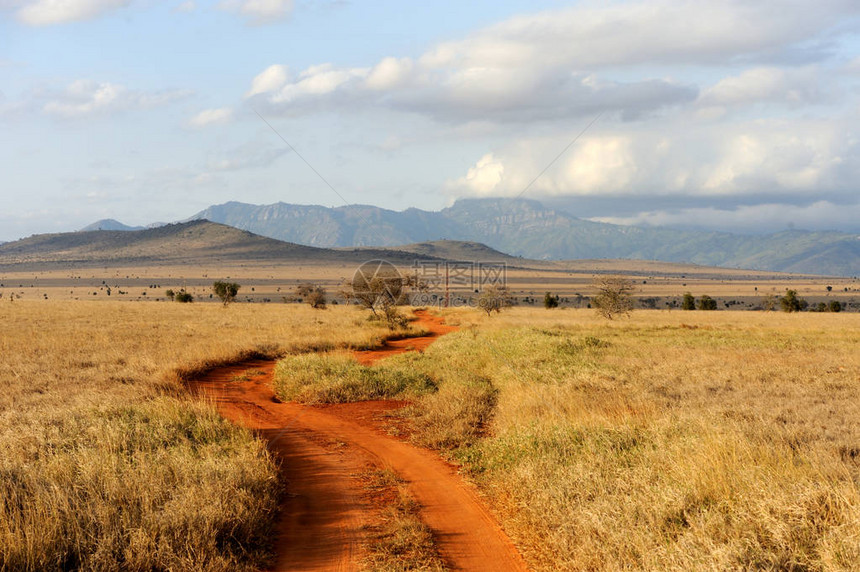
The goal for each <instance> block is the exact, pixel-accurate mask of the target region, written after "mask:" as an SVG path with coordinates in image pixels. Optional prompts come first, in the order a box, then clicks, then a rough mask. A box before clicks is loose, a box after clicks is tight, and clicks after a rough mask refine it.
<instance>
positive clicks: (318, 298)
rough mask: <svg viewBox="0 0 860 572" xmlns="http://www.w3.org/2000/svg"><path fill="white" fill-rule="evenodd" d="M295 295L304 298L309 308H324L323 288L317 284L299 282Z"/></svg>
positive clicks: (324, 296) (324, 292)
mask: <svg viewBox="0 0 860 572" xmlns="http://www.w3.org/2000/svg"><path fill="white" fill-rule="evenodd" d="M296 296H300V297H301V298H304V300H305V302H307V303H308V304H310V306H311V308H316V309H317V310H324V309H325V307H326V291H325V288H323V287H322V286H319V285H317V284H299V286H298V287H297V288H296Z"/></svg>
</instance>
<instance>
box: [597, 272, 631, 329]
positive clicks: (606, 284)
mask: <svg viewBox="0 0 860 572" xmlns="http://www.w3.org/2000/svg"><path fill="white" fill-rule="evenodd" d="M594 285H595V287H596V288H597V292H598V293H597V296H595V297H594V298H592V300H591V303H592V304H593V305H594V307H595V308H596V309H597V313H598V314H600V315H601V316H603V317H604V318H606V319H608V320H611V319H612V318H613V317H614V316H616V315H618V314H623V315H625V316H626V315H629V314H630V312H632V311H633V300H632V299H631V297H630V295H631V294H632V293H633V283H632V282H630V281H629V280H627V279H626V278H621V277H620V276H604V277H602V278H600V279H598V280H596V281H595V284H594Z"/></svg>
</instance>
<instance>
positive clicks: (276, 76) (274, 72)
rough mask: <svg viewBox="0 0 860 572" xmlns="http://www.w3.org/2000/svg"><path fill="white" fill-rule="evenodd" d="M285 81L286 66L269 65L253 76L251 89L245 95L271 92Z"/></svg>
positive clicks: (250, 95)
mask: <svg viewBox="0 0 860 572" xmlns="http://www.w3.org/2000/svg"><path fill="white" fill-rule="evenodd" d="M285 83H287V68H286V67H285V66H281V65H272V66H269V67H267V68H266V69H264V70H263V71H262V72H260V74H259V75H257V76H256V77H254V80H253V81H252V82H251V89H249V90H248V92H247V93H246V94H245V97H252V96H255V95H258V94H261V93H270V92H273V91H275V90H277V89H279V88H281V87H282V86H283V85H284V84H285Z"/></svg>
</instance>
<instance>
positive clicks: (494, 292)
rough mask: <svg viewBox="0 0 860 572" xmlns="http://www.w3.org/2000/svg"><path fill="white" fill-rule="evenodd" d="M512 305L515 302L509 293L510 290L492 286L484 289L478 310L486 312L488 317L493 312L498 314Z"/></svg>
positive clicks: (480, 296)
mask: <svg viewBox="0 0 860 572" xmlns="http://www.w3.org/2000/svg"><path fill="white" fill-rule="evenodd" d="M512 304H513V301H512V300H511V296H510V294H509V293H508V289H507V288H505V287H504V286H496V285H495V284H491V285H490V286H487V287H486V288H484V290H483V292H481V294H480V295H479V296H478V308H480V309H481V310H483V311H484V312H486V313H487V316H489V315H491V314H492V313H493V312H496V313H497V314H498V313H500V312H501V311H502V309H503V308H507V307H508V306H511V305H512Z"/></svg>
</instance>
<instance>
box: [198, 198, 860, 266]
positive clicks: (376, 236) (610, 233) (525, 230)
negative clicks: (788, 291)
mask: <svg viewBox="0 0 860 572" xmlns="http://www.w3.org/2000/svg"><path fill="white" fill-rule="evenodd" d="M200 219H207V220H211V221H213V222H219V223H222V224H226V225H230V226H233V227H235V228H239V229H242V230H247V231H250V232H253V233H256V234H260V235H263V236H268V237H271V238H275V239H278V240H284V241H289V242H294V243H298V244H305V245H309V246H316V247H321V248H331V247H361V246H380V247H386V246H396V245H402V244H411V243H422V242H428V241H437V240H440V239H449V240H454V241H471V242H478V243H482V244H485V245H487V246H489V247H491V248H493V249H496V250H499V251H502V252H506V253H509V254H511V255H515V256H522V257H525V258H531V259H538V260H574V259H592V258H629V259H639V260H662V261H666V262H683V263H694V264H700V265H705V266H721V267H727V268H750V269H756V270H770V271H779V272H793V273H805V274H827V275H837V276H856V275H860V237H858V236H857V235H854V234H849V233H842V232H807V231H801V230H790V231H785V232H779V233H775V234H769V235H764V236H745V235H736V234H730V233H725V232H703V231H684V230H675V229H669V228H644V227H634V226H622V225H613V224H607V223H599V222H592V221H588V220H583V219H579V218H577V217H575V216H573V215H570V214H568V213H565V212H561V211H557V210H554V209H550V208H547V207H545V206H544V205H542V204H541V203H540V202H538V201H534V200H526V199H461V200H458V201H457V202H456V203H454V204H453V205H452V206H450V207H448V208H445V209H442V210H441V211H424V210H420V209H415V208H411V209H407V210H405V211H392V210H388V209H383V208H379V207H374V206H367V205H349V206H343V207H334V208H328V207H323V206H315V205H292V204H287V203H276V204H272V205H252V204H246V203H239V202H228V203H225V204H222V205H213V206H211V207H209V208H207V209H205V210H203V211H201V212H199V213H197V214H196V215H194V216H193V217H191V218H190V219H187V220H200Z"/></svg>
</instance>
